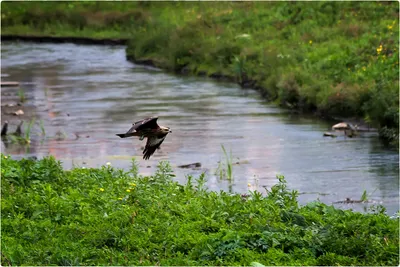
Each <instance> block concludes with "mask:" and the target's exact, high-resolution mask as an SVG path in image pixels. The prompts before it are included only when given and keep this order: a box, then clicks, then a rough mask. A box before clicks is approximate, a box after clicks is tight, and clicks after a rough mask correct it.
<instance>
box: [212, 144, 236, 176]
mask: <svg viewBox="0 0 400 267" xmlns="http://www.w3.org/2000/svg"><path fill="white" fill-rule="evenodd" d="M221 148H222V151H223V152H224V159H223V160H220V161H219V162H218V168H217V170H216V175H218V176H219V178H220V179H227V180H228V181H232V180H233V170H232V166H233V164H232V152H230V153H229V154H228V153H227V152H226V149H225V147H224V145H221Z"/></svg>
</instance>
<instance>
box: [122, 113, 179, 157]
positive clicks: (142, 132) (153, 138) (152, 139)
mask: <svg viewBox="0 0 400 267" xmlns="http://www.w3.org/2000/svg"><path fill="white" fill-rule="evenodd" d="M157 119H158V117H150V118H147V119H144V120H141V121H137V122H135V123H134V124H133V126H132V127H131V128H130V129H129V130H128V131H127V132H126V133H124V134H117V135H118V136H119V137H121V138H126V137H131V136H140V140H143V139H144V138H145V137H147V142H146V147H145V148H144V150H143V154H144V156H143V159H149V158H150V156H151V155H153V153H154V152H155V151H156V149H158V148H160V145H161V143H162V142H163V141H164V139H165V137H167V134H168V133H170V132H171V130H170V128H169V127H164V126H159V125H158V124H157Z"/></svg>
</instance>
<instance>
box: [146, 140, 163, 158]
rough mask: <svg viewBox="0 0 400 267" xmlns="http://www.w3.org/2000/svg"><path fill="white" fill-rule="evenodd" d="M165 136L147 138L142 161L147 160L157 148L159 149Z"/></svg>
mask: <svg viewBox="0 0 400 267" xmlns="http://www.w3.org/2000/svg"><path fill="white" fill-rule="evenodd" d="M165 137H167V134H165V135H162V136H152V137H148V138H147V142H146V147H145V148H144V150H143V159H149V158H150V156H151V155H153V154H154V152H155V151H156V149H157V148H159V147H160V145H161V144H162V142H163V141H164V139H165Z"/></svg>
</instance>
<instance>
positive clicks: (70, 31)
mask: <svg viewBox="0 0 400 267" xmlns="http://www.w3.org/2000/svg"><path fill="white" fill-rule="evenodd" d="M3 9H4V13H5V17H2V34H10V33H13V34H27V33H29V34H32V35H37V34H41V35H48V36H66V37H71V36H86V37H93V38H99V37H101V38H123V39H130V40H131V41H130V42H129V43H128V48H127V58H128V59H129V60H131V61H134V62H137V63H141V64H151V65H154V66H157V67H160V68H163V69H165V70H168V71H172V72H175V73H185V74H194V75H205V76H209V77H213V78H216V79H221V78H222V79H226V80H230V81H234V82H237V83H239V84H241V85H242V86H243V87H252V88H256V89H258V90H259V91H260V93H261V94H262V95H263V96H264V97H265V98H266V99H268V100H270V101H274V102H276V103H277V104H279V105H282V106H285V107H289V108H292V109H293V110H298V111H305V112H314V113H315V112H316V113H318V114H321V115H324V116H326V117H341V118H348V117H353V118H356V119H362V120H364V121H365V122H366V123H368V124H371V126H373V127H377V128H379V129H380V133H381V136H382V137H383V138H384V139H385V140H387V141H389V142H392V143H394V145H395V146H397V145H396V144H397V143H398V128H399V124H398V113H399V102H398V99H399V90H398V85H399V83H398V76H399V70H398V55H399V54H398V42H397V36H398V30H399V28H398V4H396V3H395V2H392V3H391V2H388V3H372V2H366V3H340V4H339V3H324V2H315V3H302V2H288V3H277V2H272V3H269V2H260V3H256V2H254V3H253V2H249V3H239V2H234V3H228V4H227V3H213V4H211V5H210V4H207V5H204V4H202V3H150V2H127V3H120V4H118V5H116V4H114V5H111V4H109V3H68V2H65V3H60V4H58V3H57V4H56V5H55V6H54V7H50V6H49V5H48V4H47V3H42V4H41V5H40V7H39V6H35V7H33V6H32V5H30V4H29V3H24V5H22V6H21V7H20V8H19V9H17V8H16V7H15V5H13V4H11V3H6V4H4V3H3ZM53 9H55V10H56V12H53V11H54V10H53ZM77 18H79V19H77ZM52 21H58V23H52Z"/></svg>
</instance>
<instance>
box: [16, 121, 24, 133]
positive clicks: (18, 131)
mask: <svg viewBox="0 0 400 267" xmlns="http://www.w3.org/2000/svg"><path fill="white" fill-rule="evenodd" d="M23 123H24V121H21V122H20V123H19V125H18V126H17V130H16V131H15V133H14V134H15V135H17V136H21V135H22V129H21V127H22V124H23Z"/></svg>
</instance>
